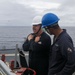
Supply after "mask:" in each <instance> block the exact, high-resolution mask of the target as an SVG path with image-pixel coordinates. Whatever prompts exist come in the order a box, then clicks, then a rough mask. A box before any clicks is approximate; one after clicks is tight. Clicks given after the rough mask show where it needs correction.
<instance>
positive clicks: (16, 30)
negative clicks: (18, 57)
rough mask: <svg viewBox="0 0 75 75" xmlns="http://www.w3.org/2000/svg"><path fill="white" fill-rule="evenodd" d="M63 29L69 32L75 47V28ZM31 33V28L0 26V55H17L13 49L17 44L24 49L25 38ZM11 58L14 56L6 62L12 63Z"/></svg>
mask: <svg viewBox="0 0 75 75" xmlns="http://www.w3.org/2000/svg"><path fill="white" fill-rule="evenodd" d="M62 28H63V29H66V30H67V32H68V34H69V35H70V36H71V37H72V39H73V42H74V46H75V27H67V26H66V27H62ZM31 32H32V27H31V26H0V54H9V53H12V54H13V53H15V50H12V49H16V44H18V47H19V48H20V49H22V44H23V43H24V41H25V38H26V37H27V35H28V34H30V33H31ZM64 41H65V40H64ZM4 49H6V50H4ZM11 58H13V56H11V57H9V56H8V57H7V58H6V60H7V61H10V59H11ZM13 59H14V58H13Z"/></svg>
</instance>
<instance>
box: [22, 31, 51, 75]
mask: <svg viewBox="0 0 75 75" xmlns="http://www.w3.org/2000/svg"><path fill="white" fill-rule="evenodd" d="M35 37H36V36H34V39H32V40H30V41H28V39H27V40H26V41H25V42H24V44H23V50H24V51H29V67H30V68H32V69H34V70H35V71H36V73H37V75H47V74H48V67H49V50H50V45H51V39H50V37H49V36H48V35H47V34H46V33H45V32H43V33H42V34H41V37H40V40H39V41H38V42H35V41H34V40H35Z"/></svg>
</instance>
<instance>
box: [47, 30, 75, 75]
mask: <svg viewBox="0 0 75 75" xmlns="http://www.w3.org/2000/svg"><path fill="white" fill-rule="evenodd" d="M74 70H75V52H74V47H73V42H72V39H71V37H70V36H69V35H68V34H67V32H66V30H63V32H62V33H61V34H60V35H59V36H58V38H57V39H56V40H55V41H54V43H53V45H52V50H51V54H50V59H49V73H48V75H72V73H73V72H74Z"/></svg>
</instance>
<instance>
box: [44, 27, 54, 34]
mask: <svg viewBox="0 0 75 75" xmlns="http://www.w3.org/2000/svg"><path fill="white" fill-rule="evenodd" d="M45 30H46V31H47V33H48V34H50V35H52V34H53V30H52V28H45Z"/></svg>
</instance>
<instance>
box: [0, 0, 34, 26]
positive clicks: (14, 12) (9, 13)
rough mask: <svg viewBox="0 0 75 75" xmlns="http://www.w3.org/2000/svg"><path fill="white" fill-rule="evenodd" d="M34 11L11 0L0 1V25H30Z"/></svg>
mask: <svg viewBox="0 0 75 75" xmlns="http://www.w3.org/2000/svg"><path fill="white" fill-rule="evenodd" d="M33 16H35V11H34V10H32V9H31V8H28V7H24V6H23V5H21V4H18V3H16V2H15V3H14V2H12V1H7V2H4V1H3V2H2V5H1V3H0V25H2V26H7V25H8V26H10V25H12V26H21V25H23V26H24V25H30V24H31V20H32V18H33Z"/></svg>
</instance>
